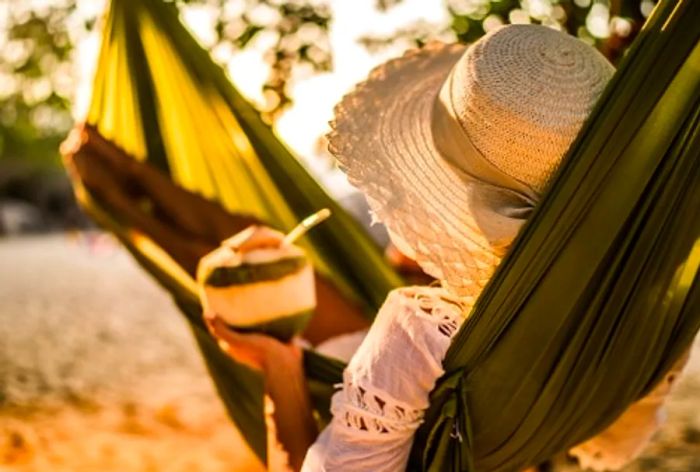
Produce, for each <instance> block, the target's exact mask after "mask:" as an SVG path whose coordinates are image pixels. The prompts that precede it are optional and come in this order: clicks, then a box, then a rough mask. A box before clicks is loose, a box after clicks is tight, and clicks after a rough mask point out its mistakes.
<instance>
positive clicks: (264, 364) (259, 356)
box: [205, 316, 302, 383]
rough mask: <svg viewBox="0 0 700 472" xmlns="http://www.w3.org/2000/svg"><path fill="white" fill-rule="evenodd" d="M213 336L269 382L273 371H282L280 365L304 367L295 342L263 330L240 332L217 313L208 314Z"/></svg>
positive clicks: (224, 349)
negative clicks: (284, 341) (268, 333)
mask: <svg viewBox="0 0 700 472" xmlns="http://www.w3.org/2000/svg"><path fill="white" fill-rule="evenodd" d="M205 319H206V321H207V326H208V327H209V331H210V332H211V334H212V336H214V337H215V338H216V339H217V340H218V341H219V346H220V347H221V349H222V350H223V351H224V352H226V354H228V355H229V356H230V357H231V358H232V359H233V360H235V361H236V362H240V363H241V364H244V365H246V366H248V367H250V368H251V369H255V370H259V371H261V372H262V373H263V375H264V377H265V380H266V383H268V377H269V375H268V374H270V373H272V372H279V370H280V369H279V366H289V365H294V366H295V369H294V370H295V371H297V370H300V369H301V363H302V352H301V349H300V348H299V347H298V346H295V345H294V344H293V343H283V342H281V341H278V340H277V339H275V338H273V337H270V336H266V335H264V334H255V333H246V334H243V333H237V332H236V331H234V330H233V329H231V328H229V327H228V325H226V323H225V322H224V321H223V320H222V319H221V318H218V317H216V316H213V317H209V318H207V317H205Z"/></svg>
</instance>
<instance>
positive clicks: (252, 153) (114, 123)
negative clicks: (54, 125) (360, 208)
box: [74, 0, 402, 460]
mask: <svg viewBox="0 0 700 472" xmlns="http://www.w3.org/2000/svg"><path fill="white" fill-rule="evenodd" d="M87 122H88V124H89V125H91V126H93V127H95V128H96V129H97V130H98V132H99V133H100V135H102V136H103V137H105V138H106V139H108V140H109V141H110V142H111V143H113V144H114V145H116V146H118V147H119V148H120V149H121V150H123V151H124V152H125V153H127V154H128V155H130V156H134V157H135V158H136V159H138V160H141V161H145V162H147V163H149V164H151V165H153V166H155V167H157V168H159V169H160V170H161V171H163V172H166V173H167V174H169V175H170V177H171V179H172V180H173V182H175V183H176V184H178V185H180V186H182V187H184V188H185V189H187V190H189V191H191V192H194V193H197V194H200V195H202V196H205V197H206V198H209V199H211V200H215V201H217V202H219V203H220V204H221V205H222V206H224V207H225V208H226V209H227V210H229V211H230V212H232V213H243V214H247V215H253V216H255V217H257V218H258V219H259V220H261V221H265V222H266V223H268V224H269V225H271V226H273V227H276V228H278V229H280V230H282V231H289V230H290V229H291V228H292V227H293V226H295V225H296V224H297V223H298V222H299V221H301V220H302V219H303V218H304V217H306V216H308V215H309V214H311V213H314V212H316V211H318V210H319V209H321V208H330V209H331V211H332V212H333V217H332V218H331V219H330V220H329V221H328V222H326V223H324V224H323V225H321V226H319V227H318V228H316V229H314V231H312V232H310V233H309V234H307V236H305V238H304V239H303V240H302V242H301V243H302V245H304V246H305V247H306V248H307V250H308V251H309V252H310V254H311V257H312V259H313V262H314V265H315V268H316V270H317V271H319V272H321V273H323V274H324V276H325V277H326V278H327V279H328V280H330V281H331V282H332V283H334V284H335V285H336V287H337V288H338V289H339V290H340V291H341V292H342V293H343V294H344V295H345V296H346V297H348V299H350V300H353V301H354V302H356V303H358V304H359V305H361V306H362V307H363V308H364V311H365V312H366V315H367V317H368V318H370V319H371V318H372V317H373V316H374V313H376V311H377V309H378V308H379V307H380V306H381V304H382V302H383V301H384V298H385V296H386V294H387V292H388V291H389V290H391V289H392V288H395V287H398V286H400V285H401V284H402V280H401V279H400V277H399V276H398V275H397V274H396V273H395V272H394V270H393V269H392V268H391V267H390V266H389V265H388V264H387V263H386V262H385V260H384V258H383V254H382V251H381V250H380V248H378V247H377V245H376V244H375V243H374V241H373V240H372V239H371V237H370V236H369V235H368V234H367V232H366V231H365V230H364V229H363V228H362V227H361V226H360V225H359V223H357V222H356V221H355V220H354V219H353V218H352V217H351V216H350V215H349V214H347V213H346V212H345V211H344V210H343V209H342V208H341V207H340V206H339V205H338V204H337V203H336V202H335V201H334V200H333V199H331V198H330V197H329V196H328V195H327V193H326V192H325V191H324V190H323V189H322V188H321V187H320V185H319V184H318V183H317V182H316V181H315V180H314V179H313V177H312V176H311V175H310V174H309V173H308V172H307V171H306V170H305V169H304V168H303V167H302V166H301V165H300V164H299V162H298V161H297V160H296V158H295V157H294V156H292V154H291V153H290V151H289V150H288V149H287V148H286V147H285V146H284V145H283V144H282V143H281V142H280V141H279V139H277V137H276V136H275V134H274V133H273V131H272V130H271V129H270V127H269V126H268V125H267V124H265V123H264V122H263V121H262V119H261V117H260V115H259V113H258V112H257V111H256V110H255V109H254V108H253V107H252V105H250V104H249V103H248V102H246V101H245V99H243V97H242V96H241V95H240V94H239V93H238V91H237V90H236V89H235V88H234V87H233V85H232V84H231V83H230V82H229V80H228V79H227V77H226V75H225V73H224V71H223V70H222V69H221V68H220V67H219V66H218V65H216V64H215V63H214V62H213V61H212V60H211V58H210V56H209V55H208V53H207V52H206V51H205V50H204V49H203V48H202V47H201V46H200V45H199V44H198V43H197V42H196V40H195V39H194V38H193V37H192V36H191V35H190V33H189V32H188V31H187V30H186V29H185V27H184V26H183V25H182V23H180V21H179V19H178V12H177V9H176V8H175V6H174V4H172V3H165V2H162V1H160V0H138V1H136V0H114V1H112V2H111V4H110V8H109V11H108V12H107V15H106V16H105V18H104V26H103V32H102V46H101V50H100V54H99V58H98V65H97V70H96V77H95V81H94V89H93V95H92V100H91V107H90V110H89V113H88V117H87ZM88 144H90V143H88ZM115 185H116V183H115ZM74 186H75V187H76V190H77V195H78V197H79V199H80V201H81V203H82V205H83V206H84V207H85V208H86V209H87V211H88V212H89V213H90V214H91V215H92V216H93V217H94V218H95V219H96V220H97V221H98V222H99V223H100V224H101V225H102V226H104V227H105V228H107V229H109V230H110V231H112V232H114V233H115V234H116V235H117V236H118V237H119V238H120V240H121V241H122V242H123V243H124V244H125V246H126V247H127V248H128V249H129V250H130V251H131V252H132V254H133V255H134V256H135V258H136V259H137V260H138V261H139V263H140V264H141V265H142V266H144V268H145V269H146V270H147V271H148V272H150V273H151V274H152V275H153V276H154V277H155V278H156V279H157V280H158V281H159V282H160V283H161V284H162V285H163V286H164V287H165V288H166V289H167V290H169V291H170V292H171V293H172V294H173V296H174V298H175V301H176V303H177V304H178V306H179V307H180V308H181V309H182V311H183V313H184V314H185V315H186V317H187V319H188V321H189V322H190V323H191V326H192V328H193V330H194V333H195V338H196V339H197V342H198V344H199V347H200V349H201V351H202V353H203V355H204V357H205V360H206V362H207V365H208V367H209V370H210V373H211V375H212V378H213V380H214V382H215V384H216V386H217V388H218V392H219V394H220V395H221V398H222V399H223V401H224V403H225V406H226V408H227V410H228V412H229V414H230V416H231V417H232V419H233V421H234V422H235V424H236V425H237V427H238V428H239V429H240V430H241V431H242V432H243V434H244V436H245V438H246V440H247V442H248V444H249V445H250V446H251V448H252V449H253V451H254V452H255V453H256V454H257V455H258V456H259V457H260V458H262V459H263V460H264V459H265V457H266V452H265V450H266V436H265V426H264V417H263V399H262V396H263V385H262V379H261V378H260V376H259V375H257V374H256V373H254V372H252V371H250V370H248V369H247V368H246V367H244V366H241V365H238V364H236V363H235V362H233V361H232V360H230V359H229V358H228V357H227V356H226V355H225V354H223V353H222V352H220V350H219V348H218V346H217V345H216V343H215V342H214V341H213V340H212V338H211V337H210V336H209V335H208V333H207V331H206V329H205V327H204V326H203V324H202V322H201V319H200V307H199V302H198V298H197V295H196V289H195V285H194V282H193V280H192V279H191V277H190V276H189V275H188V274H187V273H186V272H185V271H184V270H183V269H182V268H181V267H179V266H178V264H177V263H176V262H175V261H174V260H172V258H170V256H169V255H168V254H167V253H165V252H164V251H163V250H162V249H161V248H160V247H159V246H158V242H157V241H152V240H149V239H148V238H147V237H145V236H144V235H142V234H139V233H138V232H137V231H135V230H134V229H133V228H129V227H126V226H125V225H124V224H123V223H121V222H120V221H117V220H116V219H115V218H113V217H112V216H111V215H110V214H109V213H108V212H107V211H105V209H104V208H101V207H100V205H99V203H98V202H97V201H95V199H93V198H91V196H90V195H89V193H88V192H87V191H86V189H85V188H84V187H83V186H82V185H81V183H80V182H77V181H76V182H74ZM319 388H320V391H322V392H324V394H323V397H324V399H325V396H326V395H327V389H325V388H321V387H320V386H319ZM316 390H317V389H314V391H316ZM321 401H322V402H323V401H324V400H321Z"/></svg>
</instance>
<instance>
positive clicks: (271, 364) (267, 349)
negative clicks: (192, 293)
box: [208, 318, 318, 470]
mask: <svg viewBox="0 0 700 472" xmlns="http://www.w3.org/2000/svg"><path fill="white" fill-rule="evenodd" d="M208 324H209V328H210V330H211V332H212V334H213V335H214V336H215V337H216V338H217V339H219V341H220V345H221V347H222V349H224V350H225V352H226V353H227V354H229V355H230V356H231V357H232V358H233V359H235V360H236V361H238V362H241V363H243V364H246V365H247V366H249V367H251V368H253V369H256V370H259V371H260V372H261V373H262V375H263V377H264V379H265V389H266V391H267V394H268V395H269V396H270V399H271V400H272V402H273V403H274V413H273V417H274V420H275V426H276V429H277V439H278V440H279V442H280V443H281V444H282V446H283V447H284V449H285V450H286V451H287V453H288V454H289V465H290V466H291V467H292V468H293V469H294V470H299V469H301V465H302V462H303V461H304V456H305V455H306V451H307V450H308V449H309V447H310V446H311V444H312V443H313V442H314V441H315V440H316V436H317V435H318V430H317V428H316V422H315V421H314V417H313V410H312V408H311V400H310V397H309V392H308V390H307V387H306V379H305V376H304V368H303V364H302V352H301V349H300V348H299V347H298V346H295V345H293V344H284V343H281V342H279V341H277V340H276V339H274V338H271V337H269V336H264V335H261V334H240V333H236V332H235V331H232V330H231V329H229V328H228V326H226V324H225V323H224V322H223V321H221V319H219V318H214V319H211V320H208Z"/></svg>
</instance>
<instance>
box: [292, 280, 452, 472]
mask: <svg viewBox="0 0 700 472" xmlns="http://www.w3.org/2000/svg"><path fill="white" fill-rule="evenodd" d="M463 313H464V306H463V305H461V304H459V303H458V302H456V301H454V300H452V299H451V298H450V297H449V296H448V295H447V294H446V292H445V291H444V290H442V289H440V288H437V287H430V288H429V287H408V288H402V289H398V290H394V291H393V292H391V293H390V294H389V296H388V297H387V300H386V302H385V303H384V305H383V306H382V308H381V309H380V311H379V313H378V314H377V317H376V319H375V321H374V323H373V324H372V327H371V328H370V330H369V332H368V333H367V336H366V337H365V339H364V341H363V342H362V344H361V345H360V347H359V348H358V350H357V352H356V353H355V355H354V356H353V358H352V360H351V361H350V363H349V365H348V367H347V368H346V369H345V372H344V375H343V384H342V388H341V389H340V390H339V391H338V392H336V393H335V395H334V396H333V399H332V403H331V412H332V413H333V419H332V421H331V423H330V424H329V425H328V427H326V429H325V430H324V431H323V432H322V433H321V435H320V436H319V438H318V439H317V441H316V443H315V444H314V445H313V446H312V447H311V448H310V449H309V452H308V453H307V455H306V458H305V461H304V465H303V467H302V471H304V472H316V471H334V472H335V471H359V470H373V471H377V472H382V471H399V470H405V468H406V463H407V461H408V456H409V453H410V450H411V444H412V442H413V435H414V432H415V430H416V429H417V428H418V426H419V425H420V423H421V421H422V418H423V412H424V410H425V409H426V408H427V407H428V402H429V399H428V396H429V394H430V392H431V390H432V389H433V387H434V386H435V382H436V381H437V379H438V378H439V377H440V376H441V375H442V374H443V369H442V360H443V358H444V356H445V354H446V352H447V349H448V347H449V345H450V341H451V339H452V337H453V336H454V334H455V333H456V332H457V330H458V328H459V327H460V325H461V323H462V319H463V316H464V315H463Z"/></svg>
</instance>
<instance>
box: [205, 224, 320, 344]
mask: <svg viewBox="0 0 700 472" xmlns="http://www.w3.org/2000/svg"><path fill="white" fill-rule="evenodd" d="M237 239H241V238H237V237H236V236H234V237H233V238H230V239H229V240H227V241H224V242H223V243H222V245H221V246H220V247H219V248H217V249H215V250H214V251H212V252H211V253H209V254H207V255H206V256H204V257H203V258H202V259H201V260H200V262H199V267H198V268H197V282H198V285H199V288H200V298H201V301H202V305H203V308H204V311H205V313H207V314H212V315H216V316H218V317H219V318H220V319H222V320H223V321H224V322H225V323H227V324H228V325H229V326H230V327H231V328H233V329H235V330H236V331H239V332H256V333H264V334H268V335H270V336H274V337H275V338H277V339H280V340H282V341H288V340H289V339H291V338H292V337H293V336H294V335H296V334H299V333H300V332H301V331H303V329H304V328H305V327H306V324H307V323H308V321H309V319H310V318H311V315H312V313H313V310H314V308H315V307H316V293H315V289H314V275H313V268H312V266H311V263H310V261H309V259H308V257H307V256H306V254H305V252H304V251H303V250H302V249H301V248H300V247H298V246H295V245H292V244H281V245H278V246H276V247H270V246H265V247H254V248H250V249H247V250H245V251H242V250H239V249H237V246H238V242H240V241H237Z"/></svg>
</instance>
